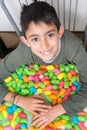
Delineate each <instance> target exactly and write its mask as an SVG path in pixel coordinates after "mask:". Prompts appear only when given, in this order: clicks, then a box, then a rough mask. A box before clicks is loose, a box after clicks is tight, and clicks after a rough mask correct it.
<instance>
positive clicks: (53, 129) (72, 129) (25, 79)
mask: <svg viewBox="0 0 87 130" xmlns="http://www.w3.org/2000/svg"><path fill="white" fill-rule="evenodd" d="M4 81H5V85H6V87H7V88H8V90H9V91H11V92H12V93H17V94H20V95H22V96H32V95H35V94H38V95H41V96H43V97H44V100H45V102H46V103H48V104H51V105H55V104H59V103H61V102H63V101H65V100H68V99H69V97H70V96H73V95H75V94H76V93H77V92H78V91H79V90H80V88H81V84H80V82H79V73H78V70H77V68H76V66H75V65H74V64H68V65H64V64H60V65H38V64H31V65H29V66H28V65H22V66H20V67H19V68H17V69H16V71H15V72H14V73H13V74H12V75H10V76H9V77H7V78H5V80H4ZM5 113H6V114H5ZM30 120H32V116H31V114H30V113H29V112H27V111H25V110H23V109H22V108H20V107H18V106H16V105H14V104H11V103H8V102H5V104H4V105H3V106H1V107H0V126H1V128H0V130H20V129H23V130H39V128H36V127H29V124H30V123H29V122H30ZM86 120H87V112H86V111H82V112H80V113H79V114H78V115H75V116H73V117H72V118H70V117H69V115H67V114H63V115H61V116H58V117H57V118H56V119H55V120H54V121H53V122H52V123H50V124H49V125H48V126H47V127H46V128H45V129H44V130H58V129H59V130H64V129H67V130H87V121H86ZM3 122H5V123H3ZM8 128H9V129H8Z"/></svg>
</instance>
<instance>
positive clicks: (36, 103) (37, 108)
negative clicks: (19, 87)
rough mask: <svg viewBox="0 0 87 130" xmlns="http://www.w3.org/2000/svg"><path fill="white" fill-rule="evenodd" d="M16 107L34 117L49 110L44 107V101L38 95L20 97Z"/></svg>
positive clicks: (47, 107)
mask: <svg viewBox="0 0 87 130" xmlns="http://www.w3.org/2000/svg"><path fill="white" fill-rule="evenodd" d="M17 105H19V106H21V107H22V108H24V109H26V110H28V111H29V112H31V113H32V114H34V115H37V114H39V113H40V112H48V109H49V108H50V106H48V105H45V103H44V99H43V98H42V97H41V96H38V95H35V96H31V97H23V96H21V97H20V98H19V101H18V103H17Z"/></svg>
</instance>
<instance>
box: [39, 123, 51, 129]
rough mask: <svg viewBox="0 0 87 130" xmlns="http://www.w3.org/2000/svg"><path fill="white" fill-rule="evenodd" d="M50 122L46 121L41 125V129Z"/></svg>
mask: <svg viewBox="0 0 87 130" xmlns="http://www.w3.org/2000/svg"><path fill="white" fill-rule="evenodd" d="M48 124H49V123H48V122H44V123H43V124H42V125H41V126H40V127H39V129H40V130H43V129H44V128H45V127H46V126H47V125H48Z"/></svg>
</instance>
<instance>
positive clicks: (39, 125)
mask: <svg viewBox="0 0 87 130" xmlns="http://www.w3.org/2000/svg"><path fill="white" fill-rule="evenodd" d="M46 122H47V119H46V118H44V119H43V120H41V121H40V122H38V123H37V125H36V126H37V127H39V128H40V127H42V126H44V125H45V124H46Z"/></svg>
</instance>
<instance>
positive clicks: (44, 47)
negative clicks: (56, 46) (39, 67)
mask: <svg viewBox="0 0 87 130" xmlns="http://www.w3.org/2000/svg"><path fill="white" fill-rule="evenodd" d="M48 47H49V43H48V41H47V39H45V38H44V39H41V48H42V49H47V48H48Z"/></svg>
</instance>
